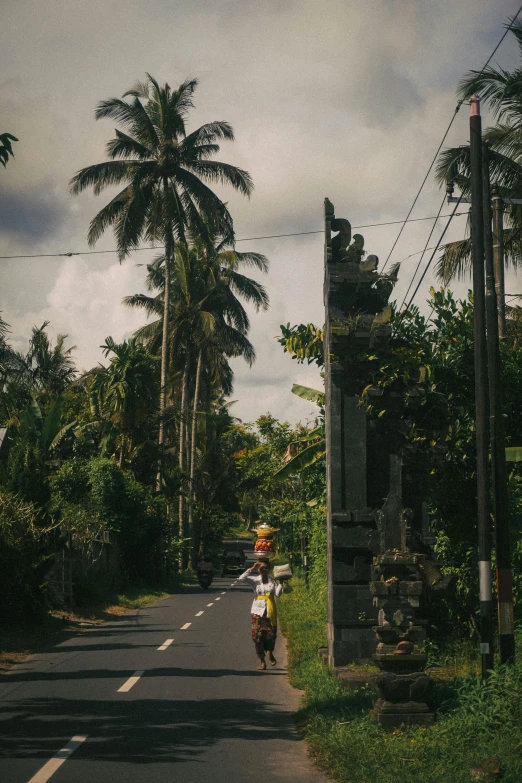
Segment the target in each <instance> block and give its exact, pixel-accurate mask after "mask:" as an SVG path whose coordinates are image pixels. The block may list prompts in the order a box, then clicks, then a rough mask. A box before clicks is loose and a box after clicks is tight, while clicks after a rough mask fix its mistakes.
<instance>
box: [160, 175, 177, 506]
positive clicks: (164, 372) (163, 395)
mask: <svg viewBox="0 0 522 783" xmlns="http://www.w3.org/2000/svg"><path fill="white" fill-rule="evenodd" d="M167 187H168V182H167V181H164V183H163V189H164V193H166V192H167ZM166 211H167V210H165V212H166ZM173 257H174V236H173V234H172V227H171V226H168V228H167V235H166V241H165V289H164V292H163V297H164V300H163V333H162V336H161V377H160V398H159V433H158V451H159V455H158V472H157V474H156V492H161V483H162V470H163V446H164V443H165V408H166V407H167V377H168V371H169V352H168V347H169V311H170V270H171V264H172V259H173Z"/></svg>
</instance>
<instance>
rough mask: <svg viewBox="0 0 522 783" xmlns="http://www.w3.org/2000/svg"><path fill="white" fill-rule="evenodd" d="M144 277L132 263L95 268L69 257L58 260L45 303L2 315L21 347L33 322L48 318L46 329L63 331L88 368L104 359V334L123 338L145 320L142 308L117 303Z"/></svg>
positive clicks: (55, 332) (78, 356)
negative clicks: (52, 283)
mask: <svg viewBox="0 0 522 783" xmlns="http://www.w3.org/2000/svg"><path fill="white" fill-rule="evenodd" d="M142 278H143V271H142V270H137V269H136V267H134V266H132V265H130V264H128V265H121V266H120V265H119V264H117V263H116V264H111V265H110V266H109V267H108V268H107V269H103V270H96V269H90V268H89V266H88V264H87V263H86V261H85V260H84V259H83V258H81V257H80V258H68V259H66V260H64V261H63V262H62V264H61V266H60V269H59V271H58V274H57V276H56V279H55V281H54V285H53V287H52V289H51V291H50V292H49V294H48V296H47V303H46V306H45V307H43V308H42V309H41V310H38V311H33V312H27V313H25V314H24V315H22V316H17V315H14V314H12V313H10V312H9V309H8V308H7V309H6V311H5V313H4V315H3V317H4V318H5V320H6V321H7V322H8V323H9V324H10V327H11V332H12V334H13V335H15V337H14V339H13V340H12V342H13V343H14V344H15V345H16V347H18V348H19V349H21V350H23V349H24V347H25V344H26V341H27V339H28V337H29V335H30V332H31V329H32V327H33V326H35V325H36V326H40V325H41V324H42V323H43V322H44V321H46V320H48V321H50V326H49V330H48V331H49V333H50V334H51V335H54V336H55V335H57V334H67V335H68V337H69V340H68V345H71V344H74V345H76V346H77V351H76V357H77V362H78V365H79V367H80V368H81V369H89V368H90V367H93V366H94V365H96V364H98V363H99V362H100V361H101V360H102V353H101V350H100V346H101V345H102V344H103V343H104V342H105V338H106V337H108V336H109V335H110V336H112V337H113V338H114V339H115V340H116V342H121V341H122V340H123V339H125V338H128V337H129V336H130V335H131V334H132V333H133V332H134V331H135V330H136V329H137V328H138V327H139V326H141V325H142V324H143V323H145V317H144V315H143V314H142V313H141V312H140V311H136V310H133V309H130V308H127V307H122V306H118V304H119V303H120V302H121V300H122V298H123V297H124V296H125V295H126V294H130V293H135V292H136V291H137V290H142V289H143V284H142Z"/></svg>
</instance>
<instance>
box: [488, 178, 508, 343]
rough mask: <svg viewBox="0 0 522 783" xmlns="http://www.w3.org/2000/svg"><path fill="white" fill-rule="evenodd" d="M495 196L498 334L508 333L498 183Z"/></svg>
mask: <svg viewBox="0 0 522 783" xmlns="http://www.w3.org/2000/svg"><path fill="white" fill-rule="evenodd" d="M491 195H492V197H493V269H494V274H495V289H496V292H497V312H498V336H499V337H500V339H501V340H503V339H504V337H505V335H506V299H505V295H506V292H505V286H504V203H503V200H502V197H501V195H500V191H499V189H498V186H497V185H494V186H493V188H492V189H491Z"/></svg>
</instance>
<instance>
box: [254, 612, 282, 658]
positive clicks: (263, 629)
mask: <svg viewBox="0 0 522 783" xmlns="http://www.w3.org/2000/svg"><path fill="white" fill-rule="evenodd" d="M276 637H277V628H276V627H274V626H273V625H272V623H271V622H270V618H269V617H267V616H266V615H265V616H264V617H260V616H259V615H258V614H253V615H252V639H253V640H254V645H255V648H256V654H257V656H258V658H261V660H263V659H264V657H265V653H267V652H274V647H275V643H276Z"/></svg>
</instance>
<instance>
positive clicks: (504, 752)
mask: <svg viewBox="0 0 522 783" xmlns="http://www.w3.org/2000/svg"><path fill="white" fill-rule="evenodd" d="M293 586H294V592H293V593H290V594H288V595H284V596H283V597H282V599H280V601H279V617H280V623H281V629H282V631H283V633H284V634H285V636H286V638H287V641H288V646H289V671H290V680H291V683H292V684H293V685H294V686H295V687H298V688H301V689H302V690H303V691H304V694H303V698H302V703H301V708H300V710H299V712H298V715H297V719H298V724H299V727H300V729H301V731H302V732H303V734H304V736H305V737H306V739H307V741H308V745H309V752H310V754H311V756H312V757H313V758H314V759H315V760H316V761H317V763H318V764H319V765H320V767H321V768H322V769H323V770H324V771H325V772H326V773H328V774H329V775H331V776H332V778H333V779H334V780H337V781H340V783H470V781H471V780H472V778H471V772H470V771H471V769H472V768H473V767H477V766H480V765H482V763H483V762H484V760H485V759H487V758H495V759H499V760H500V762H501V767H502V770H503V772H504V777H503V781H504V783H519V781H521V780H522V665H520V664H519V665H517V666H515V667H507V668H504V669H502V668H500V669H498V670H497V672H496V673H495V674H494V675H492V676H491V677H490V679H489V680H488V681H487V682H486V683H483V682H482V680H481V678H480V677H477V675H475V674H474V673H467V674H464V675H459V676H453V677H452V678H450V679H448V680H446V681H442V682H440V681H439V682H435V683H434V685H433V690H432V699H433V702H434V705H435V706H436V708H437V713H438V718H437V721H436V723H435V724H434V726H432V727H430V728H428V729H425V728H406V729H400V730H396V731H394V732H392V733H389V732H386V731H384V730H383V729H381V728H380V727H379V726H378V725H377V724H376V723H375V722H374V721H373V719H372V718H371V716H370V714H369V709H370V708H371V707H372V705H373V703H374V700H375V695H374V693H373V691H372V690H371V689H370V688H369V687H365V688H362V689H360V690H358V691H350V690H348V689H347V688H345V687H344V686H343V685H342V684H341V683H340V682H339V680H338V679H337V678H336V677H335V676H334V675H333V674H332V672H331V671H330V670H328V669H327V667H325V666H324V664H323V663H322V662H321V661H320V659H319V656H318V655H317V649H318V647H322V646H325V644H326V623H325V607H324V604H322V603H319V602H316V601H315V600H314V599H313V597H310V594H309V593H308V592H307V590H306V588H305V587H304V584H303V583H302V581H301V580H299V579H294V580H293ZM520 641H522V639H521V640H520ZM521 648H522V644H520V645H519V650H520V654H522V649H521ZM459 665H460V664H459ZM486 780H487V778H486Z"/></svg>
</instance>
